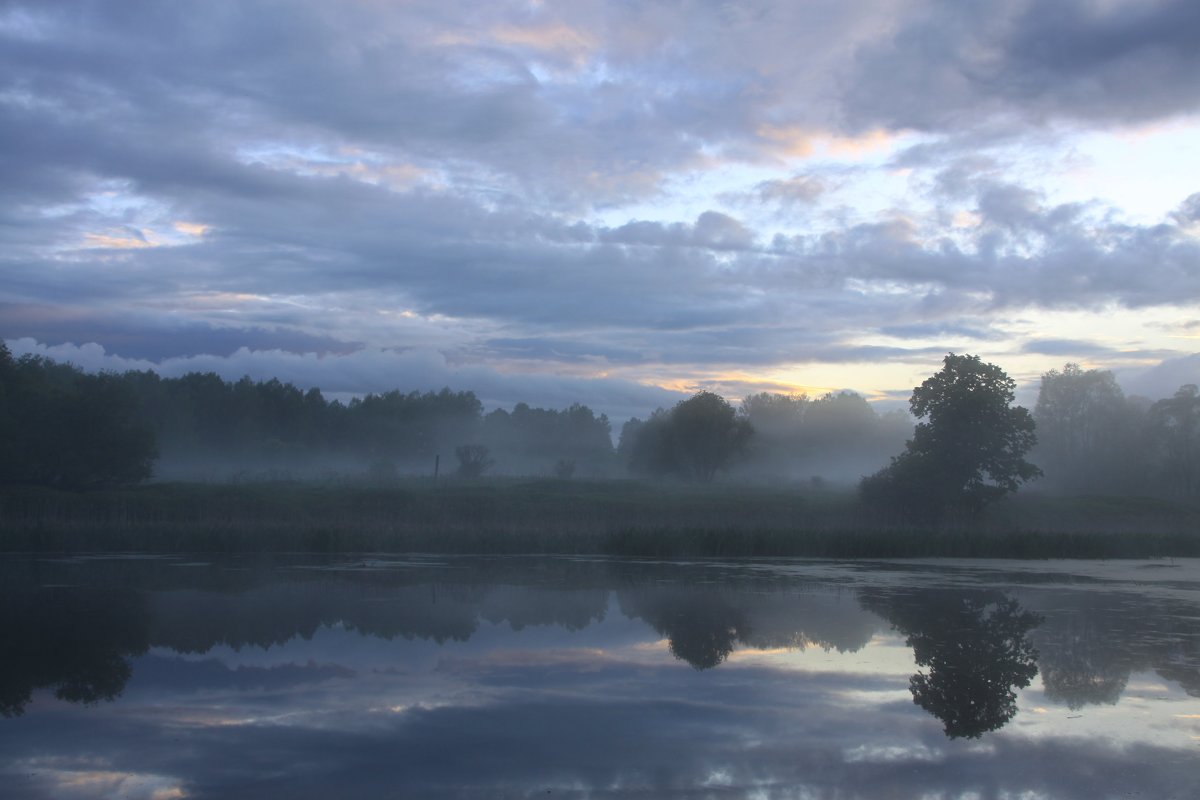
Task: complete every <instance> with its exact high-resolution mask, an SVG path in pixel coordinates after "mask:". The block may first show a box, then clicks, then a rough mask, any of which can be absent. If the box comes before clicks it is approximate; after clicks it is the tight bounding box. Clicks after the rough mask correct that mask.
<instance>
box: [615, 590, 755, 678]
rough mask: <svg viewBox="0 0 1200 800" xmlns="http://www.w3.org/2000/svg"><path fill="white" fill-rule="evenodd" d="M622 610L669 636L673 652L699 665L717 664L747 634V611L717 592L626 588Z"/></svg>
mask: <svg viewBox="0 0 1200 800" xmlns="http://www.w3.org/2000/svg"><path fill="white" fill-rule="evenodd" d="M620 600H621V610H622V611H623V612H624V613H625V614H627V615H629V616H636V617H641V618H642V619H644V620H645V621H646V622H648V623H649V624H650V626H651V627H653V628H654V629H655V630H656V631H658V632H659V633H660V634H662V635H663V636H665V637H667V642H668V645H669V647H670V648H671V654H672V655H673V656H675V657H676V658H678V659H681V660H683V661H686V662H687V663H689V664H691V665H692V666H693V667H695V668H696V669H709V668H711V667H715V666H717V665H718V664H720V663H721V662H722V661H724V660H725V659H726V658H728V656H729V654H730V653H732V652H733V648H734V646H735V645H736V644H737V641H738V639H741V638H744V637H745V635H746V633H747V629H746V620H745V615H744V614H743V613H742V611H741V609H739V608H736V607H734V606H733V605H731V604H730V603H728V602H727V601H726V600H725V598H724V597H722V596H721V595H720V594H719V593H716V592H694V591H688V590H681V589H674V590H673V589H656V590H634V591H629V592H622V593H621V596H620Z"/></svg>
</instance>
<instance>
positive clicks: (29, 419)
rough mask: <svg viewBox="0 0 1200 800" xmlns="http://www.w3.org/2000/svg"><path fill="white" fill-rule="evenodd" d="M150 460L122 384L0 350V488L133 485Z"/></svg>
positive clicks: (151, 451)
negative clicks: (34, 485) (31, 485)
mask: <svg viewBox="0 0 1200 800" xmlns="http://www.w3.org/2000/svg"><path fill="white" fill-rule="evenodd" d="M156 456H157V448H156V445H155V437H154V431H153V429H152V427H151V426H150V425H148V424H147V423H146V421H145V420H144V419H143V418H142V416H141V415H140V414H139V412H138V407H137V402H136V399H135V398H134V395H133V393H132V391H131V389H130V386H129V385H128V383H126V382H125V381H124V380H123V379H122V378H121V377H119V376H116V375H109V374H100V375H89V374H86V373H84V372H82V371H81V370H78V369H75V368H74V367H70V366H66V365H62V364H56V363H54V362H53V361H50V360H48V359H44V358H36V357H32V356H26V357H23V358H20V359H14V358H13V357H12V354H11V353H10V352H9V350H8V347H7V346H5V344H4V343H3V342H0V484H4V483H31V484H39V485H43V486H55V487H62V488H71V489H76V488H89V487H99V486H106V485H114V484H123V483H136V482H138V481H141V480H145V479H146V478H148V477H149V476H150V474H151V471H152V469H153V464H154V459H155V457H156Z"/></svg>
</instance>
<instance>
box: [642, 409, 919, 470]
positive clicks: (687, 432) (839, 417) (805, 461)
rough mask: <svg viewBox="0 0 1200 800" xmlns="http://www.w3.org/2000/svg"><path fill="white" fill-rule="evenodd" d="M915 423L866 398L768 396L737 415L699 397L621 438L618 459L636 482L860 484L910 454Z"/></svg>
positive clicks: (664, 411)
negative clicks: (902, 453)
mask: <svg viewBox="0 0 1200 800" xmlns="http://www.w3.org/2000/svg"><path fill="white" fill-rule="evenodd" d="M911 431H912V422H911V419H910V418H909V416H908V415H907V414H905V413H904V412H902V411H895V412H889V413H887V414H883V415H879V414H877V413H876V412H875V410H874V409H873V408H872V407H871V405H870V403H868V402H867V400H866V399H865V398H863V397H862V396H861V395H858V394H855V393H853V392H838V393H836V394H834V393H830V394H826V395H824V396H822V397H819V398H816V399H810V398H809V397H808V396H806V395H791V394H776V393H768V392H763V393H760V394H753V395H750V396H749V397H746V398H745V399H743V400H742V403H741V407H740V408H739V409H737V410H736V411H735V410H734V408H733V406H731V405H730V404H729V403H728V402H727V401H725V400H724V399H723V398H721V397H720V396H718V395H715V394H713V393H711V392H700V393H699V394H697V395H695V396H694V397H692V398H690V399H688V400H683V401H681V402H680V403H678V404H676V405H675V406H674V407H673V408H671V409H661V408H660V409H659V410H658V411H656V412H654V413H653V414H652V415H650V417H649V418H648V419H645V420H641V419H637V418H634V419H631V420H629V421H628V422H627V423H625V426H624V428H622V430H621V441H620V444H619V446H618V454H619V456H620V458H621V460H622V461H623V462H624V463H625V464H627V465H628V467H629V469H630V470H631V471H632V472H634V473H635V474H640V475H674V476H676V477H680V478H684V479H687V480H695V481H699V482H708V481H710V480H712V479H713V478H714V477H715V476H716V474H717V473H718V472H720V471H728V472H730V473H732V474H733V475H735V476H737V477H738V478H740V479H745V480H764V479H765V480H789V481H794V480H797V479H804V480H818V481H820V480H824V479H827V478H833V479H843V480H846V481H850V480H854V479H857V478H858V476H860V475H861V474H862V472H863V471H864V470H865V469H874V468H876V467H878V466H879V465H881V464H883V463H885V462H886V461H887V458H888V456H889V455H891V454H892V453H895V452H896V450H898V449H899V448H900V447H902V446H903V444H904V441H905V438H906V437H907V436H908V435H909V433H911Z"/></svg>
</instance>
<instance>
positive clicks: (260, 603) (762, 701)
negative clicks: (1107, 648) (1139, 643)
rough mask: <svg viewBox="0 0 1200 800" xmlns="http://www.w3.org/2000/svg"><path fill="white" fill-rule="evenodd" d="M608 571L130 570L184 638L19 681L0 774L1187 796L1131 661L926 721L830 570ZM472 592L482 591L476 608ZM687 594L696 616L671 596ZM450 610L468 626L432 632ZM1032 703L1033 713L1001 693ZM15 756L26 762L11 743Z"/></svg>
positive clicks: (392, 786) (214, 785)
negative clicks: (121, 668)
mask: <svg viewBox="0 0 1200 800" xmlns="http://www.w3.org/2000/svg"><path fill="white" fill-rule="evenodd" d="M302 588H307V587H302ZM322 588H323V589H325V590H327V593H332V591H333V590H334V589H336V588H337V587H336V586H335V585H332V584H331V585H322ZM634 588H635V589H636V590H637V591H636V592H630V591H629V590H628V589H627V588H622V589H621V590H619V591H618V592H616V593H612V592H609V591H607V590H604V591H596V590H593V589H586V590H581V591H580V594H579V595H578V596H572V593H571V592H570V591H566V590H562V589H556V590H554V591H545V590H544V589H543V588H540V587H511V586H510V587H500V588H499V589H496V588H486V587H485V588H484V589H478V590H476V589H471V588H469V587H467V588H464V587H458V588H457V589H454V588H452V589H451V590H449V591H444V590H443V589H441V588H439V590H438V591H439V594H438V597H437V600H436V605H437V608H436V609H435V610H434V611H433V612H432V613H431V614H430V615H429V616H428V617H427V618H420V617H421V615H422V613H423V611H424V610H429V609H430V607H431V606H432V605H433V601H432V600H430V598H429V594H430V593H429V587H428V586H422V587H401V589H399V590H397V591H392V590H390V589H388V590H386V591H385V590H383V589H380V590H378V591H376V590H370V591H360V590H359V589H357V588H354V589H350V588H346V587H343V588H342V589H338V591H341V592H342V596H340V597H338V598H333V601H332V606H333V607H334V608H335V609H336V613H332V612H330V611H328V609H327V608H325V607H322V605H321V604H320V603H317V602H314V603H313V604H312V605H311V606H309V607H306V608H301V609H300V610H299V611H295V610H293V612H294V619H293V618H283V619H280V618H278V614H280V613H285V612H287V610H288V609H290V608H292V606H291V603H292V600H293V599H294V598H295V597H296V596H298V593H297V592H296V591H293V589H290V588H282V589H281V588H272V587H266V588H264V589H253V590H250V591H244V592H240V593H236V594H229V595H224V596H217V597H208V598H202V599H201V600H200V603H199V605H198V606H191V605H189V604H188V603H186V602H183V600H184V598H183V597H182V596H181V595H176V594H173V595H172V597H171V598H168V599H167V600H165V601H164V600H161V598H159V597H156V596H153V595H152V596H151V598H150V609H151V614H150V616H151V617H153V621H152V623H151V624H152V626H157V627H156V630H159V631H162V630H163V628H162V626H163V624H164V623H163V620H164V619H171V620H172V621H173V623H172V624H174V625H175V626H177V627H176V628H175V629H174V630H172V631H170V636H171V637H173V638H174V640H177V641H179V642H188V643H190V644H189V648H190V649H189V652H188V653H187V654H184V655H181V654H179V653H177V652H176V651H175V650H174V649H172V648H168V647H163V646H161V645H158V646H154V647H152V648H151V649H150V651H149V652H148V653H147V654H146V655H144V656H140V657H134V658H133V660H132V664H133V676H132V679H131V680H130V681H129V683H128V684H127V685H126V686H125V687H124V693H123V694H122V696H121V697H120V699H119V700H117V701H116V702H114V703H111V704H101V705H97V706H94V707H91V708H81V707H78V706H73V705H67V704H63V703H58V702H55V701H53V700H52V699H51V698H50V697H49V695H48V692H46V691H45V690H39V691H37V692H36V693H35V697H34V701H33V702H32V703H31V704H30V705H29V707H28V708H27V713H26V716H25V717H24V718H22V719H20V720H19V721H16V723H17V724H10V723H13V722H14V721H6V720H0V754H3V755H0V781H3V782H2V783H0V787H7V788H0V794H4V793H5V792H6V791H10V792H13V793H14V794H13V796H18V797H31V798H39V797H60V796H69V795H68V794H67V793H66V790H65V789H62V786H65V785H67V784H69V783H70V782H71V781H72V780H74V778H75V777H79V776H84V775H93V776H99V775H103V776H107V777H108V779H111V781H110V783H108V784H104V785H103V786H104V787H107V788H108V789H112V788H113V787H116V789H114V790H113V792H106V791H103V790H101V789H99V788H98V789H97V790H96V792H94V793H93V794H92V795H91V796H109V795H111V796H125V797H129V798H132V799H133V800H142V798H143V797H148V796H152V795H147V794H136V793H134V792H135V791H141V789H138V788H137V787H139V786H149V785H150V784H148V783H146V781H145V780H143V778H139V777H138V776H143V777H144V776H151V777H154V778H155V779H156V780H158V779H161V782H160V783H157V784H155V785H154V788H153V789H151V790H150V791H157V790H160V789H161V790H162V791H172V790H173V789H176V788H178V789H179V790H180V791H186V793H187V796H188V797H201V798H203V797H230V798H239V797H260V796H262V794H263V791H264V788H265V787H269V792H270V793H271V794H273V795H279V796H289V797H299V798H307V797H314V798H315V797H329V796H356V795H357V796H377V795H386V794H388V793H393V794H394V793H396V792H397V791H400V789H401V787H402V793H403V794H404V795H406V796H421V797H443V796H445V797H450V796H454V797H495V796H504V795H506V794H507V795H511V796H526V795H532V794H539V795H542V794H544V793H545V791H546V790H547V789H550V790H552V791H553V793H554V795H557V796H563V795H565V796H568V797H608V796H613V797H620V796H653V797H671V796H701V797H707V796H713V797H718V796H732V797H743V796H747V797H748V796H761V797H768V798H769V797H785V796H797V795H799V794H801V793H802V791H803V790H804V789H805V788H807V789H808V790H809V791H810V792H811V793H812V794H813V795H815V796H826V795H832V794H833V793H834V792H835V791H836V792H840V793H841V795H842V796H849V797H854V796H863V797H871V796H878V795H881V794H884V795H886V796H900V797H909V796H921V795H923V794H927V793H931V792H932V793H942V794H944V795H945V796H959V795H967V796H969V795H970V793H977V794H978V795H980V796H983V797H986V796H1002V795H1004V794H1005V793H1009V794H1012V795H1014V796H1017V795H1020V794H1021V793H1023V792H1024V793H1029V794H1030V796H1039V795H1045V796H1054V797H1067V798H1075V797H1078V798H1085V797H1086V798H1089V800H1090V798H1092V797H1102V796H1109V795H1119V794H1121V793H1124V792H1140V793H1141V794H1142V795H1143V796H1161V797H1169V796H1171V795H1172V794H1178V795H1180V796H1188V795H1187V790H1188V789H1190V788H1193V785H1194V783H1195V775H1196V773H1195V768H1194V763H1193V762H1194V758H1193V755H1194V743H1193V742H1192V741H1191V739H1190V738H1189V737H1190V736H1192V735H1194V734H1195V733H1196V731H1197V722H1196V720H1195V719H1192V717H1191V715H1193V714H1200V707H1198V704H1200V700H1197V698H1195V697H1191V696H1188V695H1187V694H1186V693H1185V692H1184V691H1183V690H1182V689H1181V688H1180V687H1179V685H1178V684H1176V683H1173V682H1171V681H1164V679H1163V678H1162V677H1161V676H1159V675H1158V674H1156V673H1154V672H1148V671H1138V672H1134V673H1133V674H1132V676H1131V677H1130V678H1129V680H1128V682H1127V685H1126V686H1125V695H1124V696H1123V697H1122V698H1121V701H1120V704H1119V705H1118V706H1094V705H1089V706H1087V708H1086V715H1085V717H1086V718H1082V719H1070V718H1069V717H1071V716H1079V714H1077V713H1076V712H1075V711H1073V710H1072V709H1070V708H1069V707H1066V706H1064V705H1063V704H1062V703H1061V702H1055V701H1054V700H1053V699H1052V698H1050V697H1048V695H1047V692H1046V690H1045V688H1044V687H1043V686H1042V683H1041V680H1040V678H1035V680H1034V682H1033V683H1032V684H1031V685H1030V686H1029V687H1028V688H1025V689H1020V690H1019V691H1018V692H1017V706H1018V708H1019V709H1020V712H1019V713H1018V714H1017V716H1016V717H1015V718H1014V719H1013V720H1012V722H1011V723H1010V724H1009V725H1008V726H1007V727H1005V728H1004V729H1003V730H1000V731H999V732H996V733H991V734H988V735H987V737H986V738H985V739H984V740H982V741H972V740H961V739H960V740H952V739H947V738H946V736H945V735H943V733H942V729H941V728H942V726H941V724H940V722H939V721H938V720H937V719H934V718H933V717H931V716H929V715H928V714H926V713H925V712H924V711H923V710H922V709H921V708H918V707H916V706H915V705H914V704H913V701H912V696H911V694H910V692H909V677H910V676H911V675H912V674H913V672H914V671H915V669H916V668H915V665H914V661H913V654H912V650H911V649H910V648H908V647H907V646H905V645H904V642H905V636H906V634H902V633H898V632H888V631H887V628H888V624H887V623H886V622H884V621H883V620H881V619H880V618H878V617H875V616H874V615H872V614H870V613H868V612H866V611H865V610H864V607H862V606H860V605H859V603H858V601H857V600H856V601H855V602H854V603H850V602H848V601H849V600H850V599H851V597H852V596H851V595H849V594H847V593H845V592H841V593H839V594H838V595H837V596H836V597H822V596H820V595H819V593H810V594H807V595H800V594H796V593H794V592H793V593H789V592H778V591H769V592H761V591H754V592H751V591H742V590H740V589H738V588H737V587H734V588H728V587H726V588H724V589H722V588H720V587H711V586H706V587H705V589H704V591H705V592H706V593H707V604H700V605H696V604H690V603H687V602H684V601H686V600H687V597H686V591H685V592H684V594H683V595H680V594H678V593H677V590H679V587H678V586H673V587H671V589H670V591H669V592H667V593H666V594H665V595H662V596H658V597H656V596H655V594H654V593H653V592H648V591H647V590H646V589H645V588H644V587H641V586H635V587H634ZM897 591H899V589H898V588H896V587H894V586H893V588H892V589H890V590H889V592H890V593H888V594H884V595H881V596H879V597H876V598H875V600H874V601H872V602H878V603H880V604H881V608H882V609H883V610H884V611H885V612H887V613H893V614H895V613H896V612H895V609H896V608H897V607H898V605H897V603H898V602H899V600H904V602H908V603H910V604H913V603H917V601H921V602H924V601H925V600H926V599H927V598H929V597H933V598H934V599H935V600H937V602H936V603H934V604H933V607H935V608H937V607H939V606H944V605H945V599H946V598H947V597H948V598H950V599H954V600H955V601H956V602H957V601H959V600H961V597H960V595H959V594H950V595H944V596H943V595H937V594H936V593H933V594H930V593H929V592H926V591H924V590H907V591H908V592H909V595H906V597H907V598H908V599H907V600H905V599H904V597H900V598H899V600H897V598H896V597H895V596H894V595H895V592H897ZM195 594H205V593H203V592H196V593H195ZM492 595H498V596H499V597H500V598H501V602H500V603H499V605H498V606H497V607H496V608H494V609H492V610H491V611H489V612H487V613H485V612H483V611H482V610H481V609H483V608H484V607H485V605H486V601H487V598H488V597H489V596H492ZM422 598H423V599H422ZM1055 602H1057V601H1055ZM401 603H408V604H409V605H408V607H406V608H405V609H403V612H402V613H398V614H397V615H394V616H390V615H389V614H388V613H381V612H380V611H376V610H374V609H375V608H376V607H379V608H380V609H382V611H384V612H386V610H387V609H389V608H393V607H395V606H398V605H400V604H401ZM554 605H557V606H558V607H557V608H554V607H550V608H547V607H546V606H554ZM867 605H868V606H869V605H870V604H869V603H868V604H867ZM1053 605H1054V603H1051V602H1047V603H1044V604H1043V608H1042V613H1044V614H1046V615H1047V616H1048V615H1049V614H1051V606H1053ZM989 607H990V606H989ZM703 608H710V609H713V610H714V614H713V616H712V617H711V618H710V619H715V620H717V622H718V623H719V624H718V625H716V626H710V627H706V621H705V620H704V619H695V618H689V617H687V616H681V615H680V614H679V613H677V612H678V610H679V609H692V610H695V609H703ZM163 609H165V611H163ZM214 609H222V610H225V611H227V612H233V613H240V614H241V615H242V618H241V619H240V620H239V622H238V625H239V626H240V627H239V628H238V629H237V630H236V631H235V633H236V635H234V636H230V635H228V633H227V632H225V631H222V630H220V626H219V625H218V624H216V623H212V622H211V621H208V620H206V619H204V618H203V615H204V614H205V613H207V612H210V611H212V610H214ZM364 609H366V610H364ZM1076 610H1078V609H1076ZM160 611H162V613H161V614H159V612H160ZM1073 613H1074V612H1073ZM156 614H158V616H155V615H156ZM197 617H200V619H198V620H197ZM896 618H897V619H901V618H900V617H899V616H897V617H896ZM330 620H332V621H330ZM831 620H837V621H836V622H834V621H831ZM904 620H905V624H912V620H911V619H910V618H908V617H905V618H904ZM193 621H195V624H192V623H193ZM410 623H411V625H412V626H414V627H413V628H411V629H410V628H406V627H405V625H408V624H410ZM1055 624H1056V623H1055V621H1054V620H1053V619H1052V618H1051V619H1050V620H1049V621H1048V622H1047V623H1046V627H1045V629H1036V630H1035V632H1036V633H1039V635H1043V637H1044V640H1045V641H1046V642H1047V643H1048V644H1049V645H1050V646H1058V645H1057V642H1059V641H1060V640H1063V637H1062V636H1059V633H1060V632H1061V631H1059V632H1056V631H1057V630H1058V629H1056V628H1054V625H1055ZM1105 624H1108V622H1105ZM189 626H190V627H189ZM839 626H840V627H839ZM1144 627H1145V625H1143V628H1144ZM1060 628H1061V626H1060ZM289 630H290V631H291V633H290V634H289V635H286V636H285V635H284V634H283V632H285V631H289ZM462 630H469V631H470V634H469V635H468V636H465V637H464V636H456V635H447V634H448V633H449V634H454V632H456V631H462ZM1064 630H1067V631H1068V632H1071V633H1072V635H1074V632H1076V630H1077V628H1074V627H1068V628H1067V629H1064ZM1103 630H1104V628H1103V626H1101V628H1100V629H1099V630H1098V633H1102V632H1103ZM712 631H715V632H716V633H717V634H719V635H718V636H717V637H716V640H715V645H714V646H715V647H717V648H718V650H717V652H721V651H722V649H723V648H724V647H726V646H729V647H730V648H731V649H730V650H729V651H728V653H727V654H726V655H725V656H724V658H723V660H722V661H720V662H719V663H718V665H717V666H715V667H713V668H708V669H703V670H698V669H693V668H692V665H689V664H688V663H687V662H685V661H683V660H680V659H679V658H677V657H676V656H675V655H674V654H673V653H674V652H675V651H674V650H673V648H672V644H671V642H672V637H679V636H685V637H692V641H693V642H696V643H700V644H703V643H704V642H706V641H710V639H709V638H707V637H708V635H709V633H710V632H712ZM1044 631H1048V633H1046V632H1044ZM926 633H928V632H927V631H926ZM206 637H207V639H206ZM255 637H257V640H258V641H261V642H263V644H261V645H260V644H253V643H251V642H252V641H253V640H254V638H255ZM435 637H441V641H440V643H439V641H438V640H437V638H435ZM1143 638H1144V637H1143ZM1101 639H1102V637H1099V636H1098V637H1097V640H1098V641H1099V640H1101ZM150 641H151V643H156V642H157V641H158V640H157V639H155V638H154V637H153V636H152V637H151V638H150ZM1072 641H1074V639H1072ZM218 642H224V643H218ZM784 643H786V644H784ZM801 644H802V645H804V647H803V648H800V647H799V646H798V645H801ZM685 652H687V653H694V652H697V650H696V647H695V646H693V648H692V649H691V650H687V651H685ZM1088 652H1091V651H1088ZM1147 652H1150V651H1147ZM1155 652H1156V651H1155ZM1172 652H1174V653H1175V654H1176V655H1175V658H1176V662H1178V663H1179V664H1182V665H1183V666H1186V665H1187V663H1189V662H1188V661H1187V658H1188V656H1187V654H1186V653H1182V655H1181V654H1180V653H1181V652H1182V651H1179V650H1178V649H1176V650H1175V651H1172ZM1147 657H1149V656H1147ZM1122 659H1124V660H1123V661H1121V663H1134V661H1136V659H1134V660H1130V659H1128V658H1125V657H1124V656H1122ZM1143 660H1144V659H1143ZM704 663H708V661H705V662H704ZM1164 688H1165V689H1166V690H1167V691H1166V693H1165V694H1164V693H1163V689H1164ZM1164 703H1165V704H1166V705H1167V707H1168V709H1169V713H1167V714H1164V713H1163V704H1164ZM1035 708H1036V709H1040V710H1041V711H1043V712H1044V713H1026V712H1029V711H1032V710H1033V709H1035ZM1125 711H1131V712H1133V715H1132V716H1124V717H1122V716H1121V714H1122V713H1123V712H1125ZM1143 711H1144V712H1145V713H1144V714H1143V713H1142V712H1143ZM1085 725H1086V728H1085V727H1084V726H1085ZM83 754H86V758H80V756H81V755H83ZM51 755H53V756H54V758H56V759H57V761H55V762H54V764H55V765H54V767H53V769H51V767H50V766H49V763H50V762H48V761H46V758H47V757H48V756H51ZM38 759H41V761H40V762H38ZM34 762H38V763H40V764H41V765H42V766H41V768H40V769H38V770H33V769H32V768H29V765H30V764H32V763H34ZM55 776H57V777H55ZM73 776H74V777H73ZM120 776H133V777H130V778H127V779H126V780H125V781H124V782H123V783H121V782H120V781H119V780H118V779H119V777H120ZM264 776H269V777H270V780H269V781H268V782H266V783H264ZM112 781H117V782H115V783H114V782H112ZM139 781H141V782H139ZM59 784H61V785H59ZM77 785H78V786H87V785H89V784H87V783H86V781H84V782H82V783H78V784H77ZM94 785H95V786H97V787H100V786H101V784H99V783H97V784H94ZM118 789H119V790H120V791H123V792H125V794H124V795H120V794H116V793H115V792H116V791H117V790H118ZM79 792H82V793H83V794H78V793H79ZM77 794H78V796H88V795H87V793H86V790H84V789H79V790H78V792H77ZM164 796H166V795H164Z"/></svg>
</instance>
